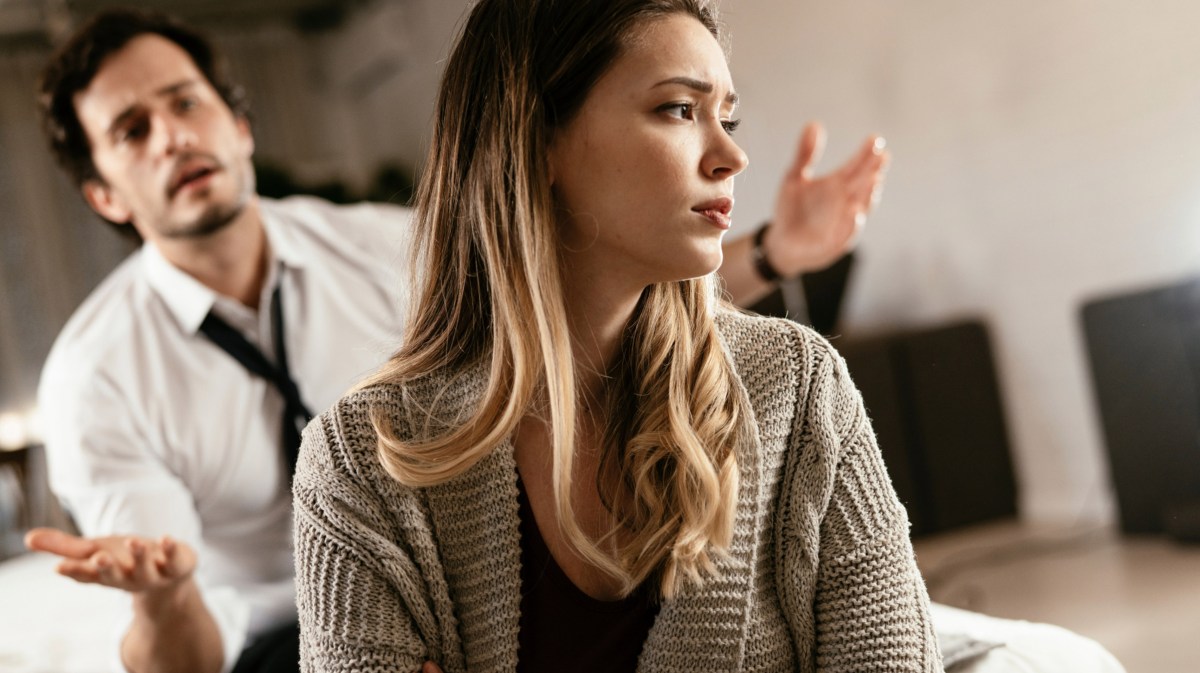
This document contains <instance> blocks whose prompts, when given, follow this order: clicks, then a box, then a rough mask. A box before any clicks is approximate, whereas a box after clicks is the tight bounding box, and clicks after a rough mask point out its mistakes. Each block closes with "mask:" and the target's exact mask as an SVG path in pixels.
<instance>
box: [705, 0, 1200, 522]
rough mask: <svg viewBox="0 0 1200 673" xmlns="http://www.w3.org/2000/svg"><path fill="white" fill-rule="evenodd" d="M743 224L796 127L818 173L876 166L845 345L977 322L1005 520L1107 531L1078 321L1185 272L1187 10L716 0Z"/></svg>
mask: <svg viewBox="0 0 1200 673" xmlns="http://www.w3.org/2000/svg"><path fill="white" fill-rule="evenodd" d="M723 8H724V18H725V20H726V23H727V25H728V27H729V28H730V30H731V32H732V35H733V59H732V63H731V68H732V70H733V75H734V82H735V85H736V86H737V87H738V89H739V90H740V93H741V95H742V100H743V113H742V117H743V120H744V122H745V123H744V124H743V126H742V130H741V131H739V135H738V138H739V141H740V142H742V143H743V147H744V148H745V149H746V151H747V153H748V154H749V155H750V157H751V169H750V170H749V171H748V173H747V174H746V176H745V179H744V180H743V181H742V183H741V184H740V185H739V206H738V209H739V213H738V215H739V220H740V222H741V224H742V226H743V227H749V226H750V225H752V224H753V223H754V222H757V221H759V220H760V219H763V218H765V217H766V216H767V214H768V212H769V206H770V203H771V195H772V194H773V192H774V189H775V184H774V183H775V179H776V176H778V175H779V174H780V172H781V171H782V170H783V167H784V166H785V165H786V164H787V162H788V161H789V159H790V152H791V149H792V144H793V141H794V138H795V137H796V134H797V130H798V129H799V128H800V126H801V124H802V122H803V120H806V119H811V118H818V119H821V120H823V121H824V122H825V124H826V126H827V127H828V129H829V131H830V133H831V138H830V144H829V148H828V152H827V154H826V157H827V160H826V161H825V162H824V164H823V165H824V166H826V167H827V166H830V165H834V164H835V163H836V162H838V161H840V160H841V159H842V158H844V157H845V156H846V155H848V154H849V153H850V152H851V151H852V150H853V147H854V146H855V144H856V143H857V142H858V141H859V139H860V138H861V137H862V136H864V135H865V134H867V133H869V132H879V133H883V134H884V135H885V136H886V138H887V140H888V143H889V147H890V149H891V150H892V152H893V154H894V159H895V160H894V163H893V167H892V169H891V171H890V174H889V176H888V183H887V189H886V193H885V196H884V199H883V203H882V205H881V208H880V209H879V211H878V212H877V214H876V215H875V216H874V217H873V218H872V220H871V222H870V224H869V227H868V231H867V233H866V235H865V236H864V239H863V241H862V247H861V252H862V255H861V259H860V262H861V263H860V264H859V265H858V266H857V268H856V269H855V274H856V276H855V278H854V279H853V281H852V283H853V284H852V287H851V292H850V297H849V305H848V316H847V317H848V321H847V331H848V332H861V331H875V330H883V329H889V328H893V327H896V326H917V325H928V324H936V323H939V322H942V321H946V320H949V319H953V318H956V317H963V316H980V317H982V318H983V319H985V320H986V321H987V322H988V323H989V325H990V326H991V328H992V332H993V343H994V345H995V348H996V351H997V353H996V357H997V360H998V367H999V369H1000V372H999V374H1000V378H1001V386H1002V389H1003V395H1004V401H1005V405H1006V411H1007V414H1008V421H1009V426H1010V433H1011V437H1012V441H1013V443H1014V452H1015V454H1016V455H1015V459H1016V463H1017V473H1018V480H1019V484H1020V487H1021V491H1022V493H1021V502H1022V511H1023V513H1024V514H1025V515H1026V516H1027V517H1032V518H1038V519H1078V518H1081V517H1082V518H1088V519H1105V518H1110V517H1111V516H1112V506H1113V503H1112V494H1111V489H1110V486H1109V482H1108V475H1107V461H1106V458H1105V456H1104V449H1103V441H1102V437H1101V434H1100V429H1099V421H1098V417H1097V414H1096V412H1095V410H1094V403H1093V398H1092V392H1091V387H1090V386H1091V383H1090V374H1089V372H1088V369H1087V362H1086V353H1085V352H1084V345H1083V340H1082V333H1081V330H1080V327H1079V318H1078V316H1079V309H1080V306H1081V304H1082V303H1083V302H1084V301H1086V300H1087V299H1089V298H1093V297H1095V296H1097V295H1102V294H1105V293H1109V292H1115V291H1122V290H1127V289H1134V288H1137V287H1142V286H1147V285H1153V284H1157V283H1163V282H1169V281H1172V280H1175V279H1177V278H1179V277H1180V276H1183V275H1186V274H1191V273H1196V272H1197V271H1198V270H1200V255H1198V252H1200V39H1198V38H1197V35H1196V28H1197V26H1200V5H1197V4H1196V3H1190V2H1184V1H1155V2H1147V3H1131V2H1118V1H1116V0H1098V1H1097V0H1093V1H1083V0H1052V1H1045V0H1040V1H1039V0H1006V1H1005V2H991V3H982V2H971V3H965V2H957V1H955V0H923V1H920V2H904V3H897V2H892V1H890V0H844V1H842V2H837V3H832V2H821V3H818V2H797V1H796V0H726V2H725V3H724V5H723Z"/></svg>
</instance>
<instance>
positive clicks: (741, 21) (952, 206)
mask: <svg viewBox="0 0 1200 673" xmlns="http://www.w3.org/2000/svg"><path fill="white" fill-rule="evenodd" d="M722 6H723V14H724V19H725V21H726V23H727V25H728V26H729V28H730V29H731V32H732V35H733V40H732V46H733V51H732V63H731V67H732V70H733V75H734V80H735V84H736V85H737V88H738V89H739V92H740V94H741V96H742V100H743V106H742V111H741V113H740V114H741V116H742V118H743V119H744V121H745V123H744V124H743V126H742V129H741V130H740V131H739V132H738V136H737V137H738V140H739V142H740V143H741V144H742V145H743V147H744V148H745V149H746V151H747V152H748V154H749V155H750V157H751V166H750V168H749V170H748V171H747V172H746V173H745V174H744V175H743V177H742V178H741V179H740V183H739V188H738V192H739V194H738V195H739V204H738V208H737V212H736V220H737V224H735V230H736V231H735V235H736V234H737V233H745V232H747V231H749V230H750V229H751V228H752V227H753V226H754V225H755V224H756V223H757V222H759V221H761V220H762V219H765V218H766V217H767V215H768V213H769V212H770V208H771V202H772V199H773V197H774V192H775V188H776V181H777V179H778V177H779V176H780V175H781V174H782V172H783V170H784V168H785V167H786V165H787V164H788V162H789V161H790V159H791V156H792V151H793V146H794V142H795V140H796V138H797V135H798V132H799V129H800V128H801V126H802V125H803V123H804V122H805V121H806V120H808V119H820V120H822V121H824V123H825V124H826V127H827V128H828V130H829V132H830V143H829V146H828V148H827V151H826V160H825V161H824V162H823V164H822V167H825V168H827V167H829V166H832V165H836V164H837V163H840V161H841V160H842V159H844V158H845V157H846V156H847V155H848V154H849V153H851V152H852V151H853V149H854V148H855V147H856V146H857V144H858V142H859V141H860V140H861V139H862V137H863V136H865V135H866V134H867V133H871V132H879V133H882V134H884V135H885V136H886V137H887V139H888V141H889V147H890V148H891V150H892V152H893V153H894V155H895V161H894V164H893V167H892V170H891V171H890V174H889V177H888V184H887V190H886V193H885V195H884V199H883V203H882V206H881V207H880V209H879V210H878V211H877V212H876V214H875V215H874V216H873V217H872V218H871V222H870V224H869V226H868V229H867V231H866V234H865V236H864V238H863V241H862V247H861V256H860V259H859V263H858V264H857V266H856V270H855V276H854V278H852V280H851V289H850V296H849V306H848V321H847V322H846V331H847V333H848V334H860V333H869V332H878V331H885V330H891V329H897V328H904V327H916V326H925V325H933V324H938V323H941V322H944V321H948V320H951V319H955V318H959V317H965V316H977V317H982V318H983V319H984V320H986V321H987V322H988V323H989V325H990V327H991V329H992V332H993V341H994V345H995V348H996V351H997V353H996V355H997V359H998V366H999V368H1000V372H999V375H1000V379H1001V385H1002V389H1003V390H1002V392H1003V394H1004V399H1005V404H1006V410H1007V413H1008V420H1009V424H1010V429H1011V435H1012V440H1013V442H1014V451H1015V454H1016V456H1015V457H1016V461H1017V465H1016V467H1017V474H1018V479H1019V481H1020V487H1021V489H1022V505H1023V512H1024V514H1025V515H1026V516H1027V517H1031V518H1037V519H1069V520H1080V519H1089V520H1091V519H1107V518H1110V517H1111V516H1112V496H1111V489H1110V486H1109V481H1108V476H1107V471H1106V461H1105V459H1104V456H1103V445H1102V440H1101V437H1100V433H1099V429H1098V421H1097V418H1096V415H1095V411H1094V406H1093V401H1092V396H1091V389H1090V385H1091V384H1090V380H1089V375H1088V372H1087V368H1086V361H1085V354H1084V351H1083V346H1082V336H1081V333H1080V329H1079V323H1078V311H1079V307H1080V305H1081V303H1082V302H1083V301H1085V300H1087V299H1088V298H1090V297H1094V296H1097V295H1101V294H1104V293H1108V292H1114V291H1120V290H1126V289H1133V288H1137V287H1142V286H1147V285H1152V284H1156V283H1163V282H1170V281H1172V280H1175V279H1178V278H1179V277H1182V276H1184V275H1187V274H1192V273H1196V272H1197V271H1198V270H1200V258H1198V256H1197V254H1196V251H1197V250H1198V249H1200V124H1198V123H1197V122H1196V120H1200V40H1197V39H1196V38H1195V36H1194V26H1196V25H1200V5H1195V4H1194V3H1189V2H1185V1H1184V0H1154V1H1152V2H1148V3H1140V4H1134V3H1128V2H1117V1H1116V0H1090V1H1087V2H1085V1H1083V0H1051V1H1049V2H1045V1H1043V2H1035V1H1033V0H1010V1H1009V2H1005V3H961V2H953V1H952V0H921V1H919V2H907V3H894V2H885V1H884V0H845V1H843V2H839V3H828V2H815V1H813V0H808V1H805V2H797V1H796V0H725V2H724V3H723V5H722ZM356 7H357V9H356V10H355V11H354V12H353V13H352V14H351V15H350V16H349V18H348V20H347V21H345V22H344V24H343V25H341V26H340V27H338V28H337V29H336V30H331V31H324V32H319V33H316V34H312V33H306V32H304V31H300V30H297V29H296V28H295V27H294V26H293V25H290V24H288V23H287V22H279V23H278V24H277V25H265V26H264V25H260V26H255V27H253V28H246V27H239V26H236V25H222V24H220V23H217V24H215V25H205V26H204V28H206V29H207V30H209V31H210V32H212V33H213V34H214V35H215V37H216V38H217V41H218V42H219V43H220V44H221V45H222V47H224V48H225V49H226V50H227V51H228V53H229V55H230V56H231V58H232V60H233V61H234V66H235V68H234V70H235V73H236V74H237V75H238V76H239V78H240V79H241V80H242V81H243V82H244V83H245V84H246V85H247V88H248V89H249V90H250V93H251V96H252V101H253V103H254V105H255V109H256V125H255V131H256V136H257V140H258V149H259V157H260V158H262V159H266V160H268V161H271V162H273V163H278V164H281V165H283V166H285V167H287V168H288V169H289V170H291V171H293V172H295V173H296V175H297V177H299V178H301V179H302V180H305V181H308V182H318V181H322V180H329V179H334V178H336V179H341V180H345V181H346V182H348V183H349V184H350V185H351V186H352V187H356V188H361V187H362V186H364V185H365V184H366V183H367V182H368V181H369V180H370V178H371V172H372V171H373V170H374V168H375V167H376V166H377V165H379V164H380V163H384V162H388V161H395V162H400V163H402V164H406V165H417V164H419V162H420V159H421V154H422V151H423V143H424V141H425V138H426V137H427V130H428V126H429V121H430V116H431V112H432V108H433V98H434V95H435V93H436V86H437V79H438V77H439V75H440V72H441V67H442V63H443V60H444V57H445V54H446V51H447V49H448V46H449V43H450V40H451V39H452V35H453V31H454V28H455V27H456V25H457V22H458V19H459V18H460V17H461V15H462V13H463V10H464V8H465V7H466V3H465V2H461V1H460V0H450V1H446V0H436V1H435V0H382V1H379V2H374V3H365V4H361V5H356ZM4 58H5V59H7V61H0V67H4V68H7V69H6V70H4V71H3V74H4V77H5V78H6V80H7V79H8V78H11V77H22V78H24V80H23V81H24V82H25V84H22V86H27V85H31V83H32V75H31V74H30V72H31V71H32V70H33V69H34V67H35V65H36V63H37V62H38V61H39V60H40V56H39V55H37V54H33V55H31V54H29V53H26V52H22V53H21V54H17V55H15V56H12V55H4ZM14 58H15V59H16V60H15V61H14V60H13V59H14ZM27 90H28V89H26V91H27ZM8 91H9V90H7V89H6V90H5V96H4V100H3V103H4V105H3V106H0V113H3V114H4V115H6V117H5V118H4V119H3V120H0V143H2V144H3V147H2V148H0V149H2V150H3V151H2V152H0V153H2V154H4V155H5V157H4V158H2V159H0V164H2V165H0V181H2V183H3V184H0V209H2V212H5V214H6V216H5V217H4V218H0V227H2V228H3V230H2V231H0V234H2V235H3V240H4V241H5V243H4V245H5V250H4V253H5V254H4V261H3V264H4V265H6V266H5V268H3V269H0V272H2V273H0V281H3V283H4V285H2V286H0V289H2V290H3V291H4V301H0V318H3V319H4V320H5V321H9V320H12V319H13V316H18V317H20V316H22V312H23V311H27V310H28V307H29V306H33V305H35V304H36V303H37V302H40V301H45V300H42V299H37V297H42V296H44V297H48V298H49V300H50V301H52V302H53V303H52V304H49V305H47V307H46V308H45V310H44V312H45V313H46V315H45V316H39V317H38V319H39V320H41V322H42V323H44V324H43V325H42V326H41V327H37V328H36V329H35V328H34V327H29V328H26V329H25V330H24V333H25V334H24V335H23V336H22V337H21V338H22V341H21V342H20V343H17V342H15V341H14V340H13V338H11V336H10V334H11V332H12V330H11V329H9V330H4V328H3V327H0V330H2V331H3V335H0V336H2V337H3V338H0V370H2V371H3V372H4V376H5V380H4V382H3V384H4V385H3V389H2V390H0V393H2V395H0V396H2V397H3V400H4V401H5V403H6V404H7V403H10V402H13V401H16V402H21V401H22V400H24V399H25V397H24V396H25V395H26V393H25V391H26V390H27V389H28V388H29V386H30V384H31V382H32V381H33V380H34V378H35V375H36V371H37V369H38V368H40V359H41V357H43V356H44V352H45V350H46V349H48V348H49V339H50V338H52V337H53V334H54V333H55V332H56V331H57V329H58V327H59V326H60V325H61V321H62V320H65V318H66V314H67V312H69V308H70V307H71V306H73V305H74V304H75V303H77V302H78V301H79V300H81V299H82V296H83V294H84V293H85V292H86V290H87V289H88V288H89V287H90V286H91V285H92V284H94V283H95V282H96V280H98V278H99V277H100V275H102V273H103V271H104V270H106V269H107V268H111V266H112V265H114V264H115V263H116V261H117V260H118V259H119V258H120V251H119V249H118V248H115V247H114V246H112V245H98V244H96V243H94V242H93V238H96V237H100V238H103V239H104V240H109V239H108V237H107V235H108V232H105V231H102V230H99V229H98V228H99V227H101V226H102V225H100V224H99V223H97V222H95V221H94V220H91V219H88V217H87V216H86V215H85V214H84V213H83V212H82V211H81V209H80V207H78V202H77V201H71V199H69V198H68V199H65V200H64V199H63V198H62V195H63V194H66V193H69V190H67V191H64V190H63V186H62V185H61V181H60V182H59V183H54V182H53V181H55V180H60V179H59V178H58V177H57V176H56V175H54V173H53V171H52V169H51V168H50V166H49V162H48V159H45V157H41V156H38V152H40V151H41V150H40V139H39V138H37V137H36V134H35V129H34V127H31V126H29V125H28V124H27V123H25V124H24V125H18V124H15V123H14V122H12V121H11V118H13V117H14V116H15V115H17V113H16V112H14V110H16V109H17V108H20V107H21V106H22V105H24V104H23V103H21V102H20V100H18V99H16V98H13V97H12V96H10V95H9V94H8ZM21 114H26V112H21ZM15 153H16V154H15ZM14 157H22V158H21V160H20V161H18V160H17V159H15V158H14ZM22 181H24V182H22ZM30 184H36V185H47V184H55V185H57V186H55V187H54V192H53V193H54V194H57V195H58V198H57V199H53V200H51V201H50V202H45V200H44V199H36V198H34V197H33V196H31V195H32V194H36V193H38V192H37V191H36V190H33V189H32V188H26V187H25V186H23V185H30ZM35 231H43V232H45V231H50V232H52V238H46V236H50V235H51V234H38V237H35V238H36V241H35V240H34V238H31V237H34V234H32V233H30V232H35ZM84 232H86V233H84ZM14 237H15V238H14ZM51 240H67V241H68V242H69V244H67V245H65V247H63V248H62V249H48V248H47V247H46V241H51ZM12 241H18V242H20V245H22V246H25V247H24V248H23V250H26V252H16V251H15V249H11V246H13V245H14V244H13V243H12ZM28 251H33V253H28ZM17 259H19V260H20V263H21V265H22V266H21V269H19V270H15V271H14V268H13V266H12V265H13V263H14V262H13V260H17ZM31 264H32V265H33V266H32V267H31V266H30V265H31ZM30 269H32V271H31V270H30ZM22 283H30V284H45V285H46V287H47V288H48V289H44V290H43V289H38V290H37V291H36V292H34V291H33V290H31V289H30V288H31V287H32V285H30V286H28V287H27V286H25V285H22ZM31 292H32V294H31ZM21 297H25V299H21ZM30 297H33V298H30ZM18 300H19V301H18ZM22 302H23V303H22ZM35 322H36V321H35ZM10 324H11V323H10ZM29 393H30V394H31V391H29ZM979 478H980V479H986V478H987V475H980V476H979Z"/></svg>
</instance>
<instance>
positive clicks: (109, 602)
mask: <svg viewBox="0 0 1200 673" xmlns="http://www.w3.org/2000/svg"><path fill="white" fill-rule="evenodd" d="M54 565H55V560H54V558H53V557H51V556H49V555H45V554H24V555H22V556H18V557H16V558H13V559H9V560H7V561H5V562H3V563H0V671H3V672H4V673H108V672H109V671H111V668H110V666H111V662H114V661H115V659H114V658H113V652H112V650H111V646H110V645H109V643H110V642H112V637H113V631H114V629H117V628H119V626H120V624H121V623H122V621H123V617H122V615H123V614H124V612H125V610H126V605H127V599H126V598H125V596H124V595H122V594H121V593H120V592H118V591H115V590H110V589H105V588H102V587H94V586H84V585H80V584H76V583H75V582H72V581H71V580H68V579H66V578H63V577H60V576H58V575H57V574H55V573H54V570H53V568H54ZM933 621H934V625H935V627H936V629H937V631H938V636H939V639H940V640H941V642H942V649H943V653H944V654H945V655H946V660H947V664H948V669H947V670H948V671H951V672H952V673H1124V669H1123V668H1122V667H1121V665H1120V664H1118V663H1117V661H1116V659H1114V658H1113V657H1112V655H1111V654H1109V653H1108V652H1107V651H1106V650H1104V648H1102V647H1100V646H1099V645H1098V644H1096V643H1095V642H1094V641H1092V640H1088V639H1087V638H1083V637H1081V636H1078V635H1076V634H1074V633H1071V632H1069V631H1066V630H1064V629H1060V628H1058V627H1055V626H1050V625H1047V624H1034V623H1030V622H1022V621H1013V620H1005V619H995V618H992V617H987V616H985V615H980V614H976V613H972V612H966V611H963V610H957V609H955V608H951V607H947V606H944V605H934V610H933Z"/></svg>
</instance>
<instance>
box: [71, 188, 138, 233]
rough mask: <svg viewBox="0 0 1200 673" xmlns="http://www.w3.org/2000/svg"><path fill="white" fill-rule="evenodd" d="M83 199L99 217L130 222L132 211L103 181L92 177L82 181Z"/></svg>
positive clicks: (118, 221) (119, 221)
mask: <svg viewBox="0 0 1200 673" xmlns="http://www.w3.org/2000/svg"><path fill="white" fill-rule="evenodd" d="M83 200H84V201H87V204H88V205H89V206H91V207H92V210H94V211H96V213H97V214H98V215H100V217H103V218H104V219H106V220H108V221H109V222H116V223H117V224H130V221H129V220H130V219H131V218H132V217H133V213H131V212H129V206H127V205H125V202H124V201H123V200H122V199H121V197H119V196H118V195H117V194H115V193H114V192H113V190H112V189H110V188H109V186H108V185H106V184H104V183H103V182H101V181H99V180H96V179H92V180H86V181H84V183H83Z"/></svg>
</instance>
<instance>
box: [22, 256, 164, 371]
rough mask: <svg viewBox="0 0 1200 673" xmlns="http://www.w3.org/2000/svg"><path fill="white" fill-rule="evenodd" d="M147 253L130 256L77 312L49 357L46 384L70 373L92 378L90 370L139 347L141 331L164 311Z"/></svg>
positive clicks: (61, 333) (60, 334) (109, 362)
mask: <svg viewBox="0 0 1200 673" xmlns="http://www.w3.org/2000/svg"><path fill="white" fill-rule="evenodd" d="M142 254H143V253H142V252H141V251H138V252H135V253H133V254H132V255H130V256H129V257H128V258H127V259H126V260H125V261H123V262H122V263H121V264H120V265H119V266H118V267H117V268H116V269H115V270H113V272H112V273H110V274H109V275H108V276H107V277H106V278H105V279H104V280H103V281H101V283H100V285H98V286H96V288H95V289H94V290H92V292H91V294H89V295H88V297H87V298H86V299H85V300H84V301H83V303H82V304H80V305H79V307H78V308H77V309H75V312H74V313H72V314H71V317H70V318H69V319H68V320H67V323H66V325H64V326H63V328H62V330H61V331H60V332H59V334H58V337H57V338H56V339H55V340H54V346H53V347H52V348H51V349H50V354H49V355H48V356H47V358H46V364H45V366H44V368H43V373H42V381H43V383H44V382H46V381H47V380H52V379H54V378H55V377H56V376H60V375H62V374H64V373H65V374H68V375H69V376H70V377H71V378H72V379H73V380H76V381H82V380H87V378H88V377H87V373H88V372H95V371H96V370H98V369H99V368H101V367H102V366H105V365H106V364H111V363H115V362H118V361H119V360H121V359H122V358H120V357H118V356H119V354H120V352H123V351H129V350H131V349H136V348H137V342H138V340H137V339H136V338H134V337H135V335H136V333H137V332H138V331H139V330H140V329H142V328H143V326H144V325H145V324H146V323H148V322H149V321H153V320H157V319H160V318H162V317H163V316H164V312H163V311H161V310H160V309H161V308H162V307H156V306H155V304H156V303H158V302H159V299H158V295H157V294H155V293H154V291H153V290H152V289H151V287H150V285H149V283H147V282H146V278H145V276H144V272H143V271H142V268H141V265H142Z"/></svg>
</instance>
